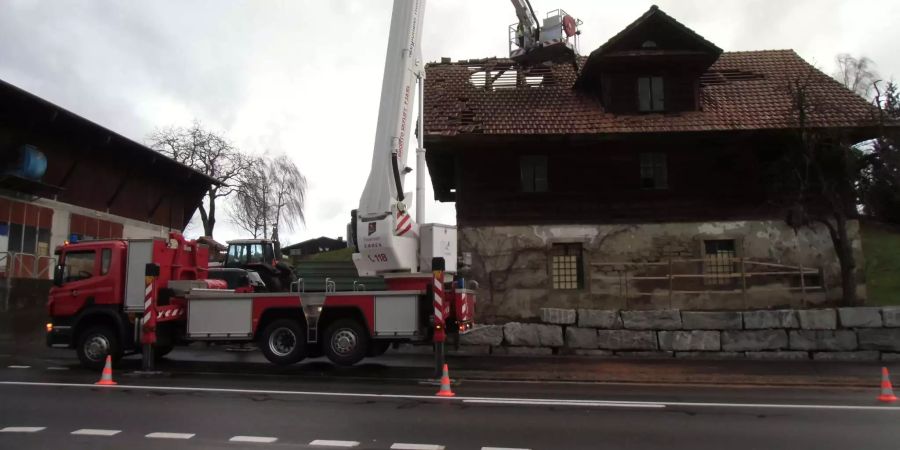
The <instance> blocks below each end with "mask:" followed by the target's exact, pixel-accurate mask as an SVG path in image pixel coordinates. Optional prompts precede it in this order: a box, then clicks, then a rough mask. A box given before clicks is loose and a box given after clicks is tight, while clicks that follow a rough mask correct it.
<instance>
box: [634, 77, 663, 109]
mask: <svg viewBox="0 0 900 450" xmlns="http://www.w3.org/2000/svg"><path fill="white" fill-rule="evenodd" d="M664 92H665V91H664V89H663V77H638V111H641V112H659V111H664V110H665V99H664Z"/></svg>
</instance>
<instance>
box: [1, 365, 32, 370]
mask: <svg viewBox="0 0 900 450" xmlns="http://www.w3.org/2000/svg"><path fill="white" fill-rule="evenodd" d="M6 367H7V368H8V369H30V368H31V366H17V365H12V366H6Z"/></svg>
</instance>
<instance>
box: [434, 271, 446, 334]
mask: <svg viewBox="0 0 900 450" xmlns="http://www.w3.org/2000/svg"><path fill="white" fill-rule="evenodd" d="M442 278H443V277H442ZM433 291H434V318H435V320H436V321H437V323H440V324H442V323H444V286H443V282H442V281H441V280H440V279H439V278H438V277H434V289H433Z"/></svg>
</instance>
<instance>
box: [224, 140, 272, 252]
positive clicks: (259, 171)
mask: <svg viewBox="0 0 900 450" xmlns="http://www.w3.org/2000/svg"><path fill="white" fill-rule="evenodd" d="M267 177H268V170H266V167H265V161H264V160H263V159H262V158H253V162H252V164H251V167H250V168H248V169H247V171H246V176H244V177H242V178H241V183H240V185H239V186H238V188H237V190H236V191H235V196H234V200H233V201H232V202H231V204H230V207H229V216H230V218H231V222H232V223H233V224H234V225H236V226H237V227H238V228H240V229H242V230H244V231H246V232H247V233H249V234H250V236H251V237H253V238H254V239H255V238H263V237H266V235H267V233H268V224H269V221H270V217H271V207H270V205H269V191H270V188H271V183H270V182H269V180H268V179H267Z"/></svg>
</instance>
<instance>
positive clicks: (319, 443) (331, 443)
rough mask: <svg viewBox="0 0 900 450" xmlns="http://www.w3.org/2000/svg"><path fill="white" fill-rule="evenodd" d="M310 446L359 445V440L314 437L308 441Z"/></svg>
mask: <svg viewBox="0 0 900 450" xmlns="http://www.w3.org/2000/svg"><path fill="white" fill-rule="evenodd" d="M309 445H310V446H313V447H344V448H351V447H359V442H356V441H330V440H328V439H316V440H314V441H312V442H310V443H309Z"/></svg>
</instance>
